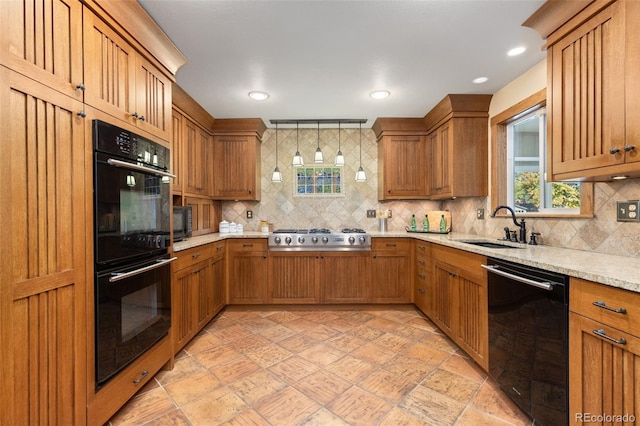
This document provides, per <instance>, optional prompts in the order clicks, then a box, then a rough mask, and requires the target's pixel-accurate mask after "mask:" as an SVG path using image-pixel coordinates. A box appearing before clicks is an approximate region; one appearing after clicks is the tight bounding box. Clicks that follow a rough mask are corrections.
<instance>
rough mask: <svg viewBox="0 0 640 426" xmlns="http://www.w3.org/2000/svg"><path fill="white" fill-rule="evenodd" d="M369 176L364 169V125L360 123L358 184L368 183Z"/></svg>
mask: <svg viewBox="0 0 640 426" xmlns="http://www.w3.org/2000/svg"><path fill="white" fill-rule="evenodd" d="M366 181H367V174H366V173H365V172H364V169H363V168H362V123H360V167H359V168H358V171H357V172H356V182H366Z"/></svg>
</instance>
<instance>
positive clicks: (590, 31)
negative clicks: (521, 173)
mask: <svg viewBox="0 0 640 426" xmlns="http://www.w3.org/2000/svg"><path fill="white" fill-rule="evenodd" d="M622 3H625V2H616V3H613V4H612V5H610V6H609V7H608V8H607V9H605V10H603V11H602V12H600V13H599V14H598V15H596V16H595V17H594V18H592V19H591V20H589V21H587V22H585V23H584V24H583V25H581V26H580V27H578V28H576V29H575V30H574V31H573V32H571V33H570V34H568V35H567V36H566V37H565V38H563V39H562V40H560V41H559V42H558V43H557V44H554V45H553V46H552V47H551V54H550V59H551V62H550V63H551V82H550V84H551V96H552V99H551V114H550V117H549V118H550V123H549V124H550V126H551V133H550V134H551V146H552V167H553V174H558V173H565V172H573V171H579V170H585V169H592V168H597V167H603V166H609V165H614V164H616V163H620V162H622V161H624V150H623V149H622V148H623V146H624V142H625V133H624V132H625V109H624V107H625V94H624V92H625V88H624V78H623V77H624V68H625V63H624V62H625V55H624V52H625V49H624V42H623V40H624V13H623V11H622V8H623V7H624V6H622V5H621V4H622ZM613 147H618V148H620V150H621V152H620V154H617V155H613V154H611V153H610V152H609V150H610V149H611V148H613Z"/></svg>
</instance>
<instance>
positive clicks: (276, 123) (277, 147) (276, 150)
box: [276, 123, 278, 167]
mask: <svg viewBox="0 0 640 426" xmlns="http://www.w3.org/2000/svg"><path fill="white" fill-rule="evenodd" d="M276 167H278V123H276Z"/></svg>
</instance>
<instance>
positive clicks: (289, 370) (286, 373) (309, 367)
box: [269, 355, 320, 384]
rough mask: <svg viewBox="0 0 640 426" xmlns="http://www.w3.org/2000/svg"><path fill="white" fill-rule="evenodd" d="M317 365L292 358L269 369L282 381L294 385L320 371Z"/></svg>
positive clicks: (296, 357)
mask: <svg viewBox="0 0 640 426" xmlns="http://www.w3.org/2000/svg"><path fill="white" fill-rule="evenodd" d="M318 368H320V367H318V366H317V365H315V364H314V363H312V362H309V361H307V360H305V359H304V358H301V357H299V356H297V355H296V356H292V357H289V358H287V359H285V360H284V361H281V362H279V363H277V364H274V365H272V366H271V367H269V371H270V372H272V373H273V374H275V375H276V377H278V378H279V379H281V380H284V381H286V382H287V383H289V384H294V383H296V382H299V381H300V380H302V379H304V378H305V377H307V376H309V375H310V374H312V373H314V372H316V371H317V370H318Z"/></svg>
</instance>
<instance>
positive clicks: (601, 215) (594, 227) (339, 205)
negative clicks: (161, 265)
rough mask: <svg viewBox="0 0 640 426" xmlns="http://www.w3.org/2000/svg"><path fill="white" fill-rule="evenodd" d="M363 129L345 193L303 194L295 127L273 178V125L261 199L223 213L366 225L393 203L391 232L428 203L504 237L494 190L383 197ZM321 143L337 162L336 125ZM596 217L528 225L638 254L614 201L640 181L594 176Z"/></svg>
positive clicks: (568, 243) (347, 149)
mask: <svg viewBox="0 0 640 426" xmlns="http://www.w3.org/2000/svg"><path fill="white" fill-rule="evenodd" d="M359 142H360V133H359V130H358V129H351V128H350V129H342V130H341V135H340V149H341V150H342V152H343V154H344V156H345V161H346V165H345V166H344V168H343V187H344V195H341V196H297V195H295V194H294V183H293V179H294V176H295V175H294V167H293V166H291V158H292V157H293V154H294V153H295V151H296V130H295V128H294V129H290V128H287V129H279V130H278V167H279V169H280V171H281V172H282V176H283V182H282V183H273V182H271V172H272V171H273V169H274V167H275V165H276V155H275V129H268V130H267V131H266V132H265V134H264V136H263V142H262V147H261V150H262V151H261V154H262V165H261V167H262V199H261V201H259V202H255V201H253V202H249V201H236V202H224V203H223V204H222V214H223V218H224V219H226V220H227V221H230V222H236V223H242V224H243V225H244V226H245V229H246V230H251V231H257V230H258V228H259V226H260V220H267V221H269V222H270V223H273V226H274V228H275V229H277V228H291V227H295V228H314V227H318V228H329V229H332V230H336V229H342V228H346V227H359V228H363V229H364V230H367V231H375V230H377V229H378V220H377V219H370V218H367V217H366V211H367V210H369V209H373V210H388V209H390V210H392V213H393V216H392V218H390V219H388V221H387V229H388V230H390V231H399V230H404V227H405V226H406V225H408V224H409V221H410V219H411V214H416V216H417V217H421V216H422V215H423V214H424V212H425V211H426V210H450V211H451V215H452V228H453V231H455V232H462V233H465V234H472V235H478V236H481V237H488V238H501V237H502V236H503V235H504V231H503V228H504V227H505V226H510V227H511V228H512V229H514V228H515V227H514V225H513V222H512V221H511V220H510V219H506V218H490V217H489V214H490V213H491V206H490V205H489V198H488V197H474V198H458V199H455V200H446V201H391V202H379V201H378V176H377V174H378V161H377V144H376V138H375V134H374V133H373V131H372V130H371V129H362V167H363V168H364V170H365V172H366V174H367V182H364V183H358V182H356V181H355V174H356V170H357V169H358V167H359V165H360V151H359ZM298 144H299V150H300V153H301V154H302V156H303V158H304V159H305V164H307V165H312V164H313V154H314V152H315V150H316V147H317V144H318V132H317V129H315V128H314V129H300V130H299V142H298ZM320 148H321V149H322V152H323V154H324V158H325V165H326V166H327V167H329V166H333V161H334V158H335V155H336V152H337V151H338V129H337V128H336V129H333V128H326V129H325V128H323V129H321V130H320ZM594 192H595V193H594V203H595V205H594V217H593V218H591V219H531V218H528V219H527V230H528V231H532V230H533V231H536V232H540V233H541V234H542V235H541V237H540V242H541V243H542V244H545V245H551V246H557V247H567V248H574V249H579V250H587V251H593V252H597V253H609V254H617V255H622V256H634V257H636V256H639V255H640V223H623V222H617V221H616V201H619V200H633V199H639V198H640V180H637V179H634V180H628V181H620V182H607V183H596V184H595V191H594ZM478 208H484V209H485V219H483V220H478V219H477V218H476V210H477V209H478ZM247 210H252V211H253V219H247V218H246V211H247Z"/></svg>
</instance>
